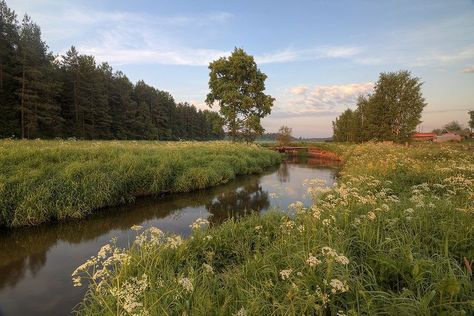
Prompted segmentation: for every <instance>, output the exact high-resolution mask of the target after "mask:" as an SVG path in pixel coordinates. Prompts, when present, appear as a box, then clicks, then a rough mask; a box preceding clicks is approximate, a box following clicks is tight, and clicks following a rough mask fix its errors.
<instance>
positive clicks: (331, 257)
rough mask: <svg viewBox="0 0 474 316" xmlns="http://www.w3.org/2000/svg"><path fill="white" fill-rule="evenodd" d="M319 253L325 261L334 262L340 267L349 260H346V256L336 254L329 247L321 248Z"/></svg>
mask: <svg viewBox="0 0 474 316" xmlns="http://www.w3.org/2000/svg"><path fill="white" fill-rule="evenodd" d="M321 253H322V254H323V256H325V257H326V258H327V260H334V261H336V262H338V263H340V264H342V265H348V264H349V259H347V257H346V256H344V255H342V254H338V253H337V252H336V251H335V250H334V249H332V248H330V247H323V248H322V249H321Z"/></svg>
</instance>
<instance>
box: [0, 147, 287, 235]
mask: <svg viewBox="0 0 474 316" xmlns="http://www.w3.org/2000/svg"><path fill="white" fill-rule="evenodd" d="M279 160H280V156H279V155H278V154H277V153H275V152H272V151H270V150H267V149H263V148H261V147H259V146H255V145H250V146H249V145H243V144H231V143H229V142H199V143H198V142H174V143H166V142H153V141H140V142H134V141H96V142H92V141H43V140H37V141H18V140H2V141H0V226H9V227H10V226H22V225H36V224H39V223H42V222H47V221H52V220H63V219H67V218H82V217H84V216H86V215H87V214H90V213H91V212H92V211H94V210H97V209H99V208H101V207H105V206H110V205H116V204H120V203H126V202H130V201H133V199H134V198H135V197H136V196H140V195H150V194H159V193H167V192H185V191H191V190H196V189H202V188H206V187H210V186H214V185H218V184H221V183H225V182H227V181H229V180H231V179H233V178H235V177H236V176H238V175H244V174H249V173H256V172H260V171H262V170H263V169H264V168H265V167H268V166H270V165H274V164H276V163H277V162H278V161H279Z"/></svg>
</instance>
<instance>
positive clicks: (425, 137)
mask: <svg viewBox="0 0 474 316" xmlns="http://www.w3.org/2000/svg"><path fill="white" fill-rule="evenodd" d="M411 138H412V139H413V140H425V141H430V140H434V139H435V138H436V134H435V133H415V134H413V136H412V137H411Z"/></svg>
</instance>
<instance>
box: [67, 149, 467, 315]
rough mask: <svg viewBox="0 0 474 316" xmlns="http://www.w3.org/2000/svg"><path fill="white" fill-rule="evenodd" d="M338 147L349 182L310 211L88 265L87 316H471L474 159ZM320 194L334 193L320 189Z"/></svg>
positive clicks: (154, 238) (151, 240)
mask: <svg viewBox="0 0 474 316" xmlns="http://www.w3.org/2000/svg"><path fill="white" fill-rule="evenodd" d="M333 146H336V147H337V148H333V149H336V150H338V151H339V152H340V153H341V154H343V155H345V166H344V169H343V172H342V175H341V179H340V181H339V184H338V185H337V186H336V187H335V188H333V189H331V190H330V191H329V192H323V195H322V197H321V196H320V197H319V198H318V199H316V200H315V204H314V205H313V207H311V208H310V209H298V207H296V208H297V211H298V212H297V214H298V215H297V216H296V217H294V218H288V217H286V216H285V215H283V214H276V213H269V214H266V215H264V216H258V215H252V216H249V217H247V218H244V219H241V220H239V221H232V220H230V221H228V222H226V223H224V224H223V225H221V226H219V227H214V228H209V229H202V230H195V231H194V233H193V235H192V237H191V239H188V240H186V241H184V242H183V243H182V244H180V245H179V246H177V248H176V249H173V247H172V245H173V244H176V242H175V243H173V242H172V241H171V240H170V239H167V237H166V236H163V235H162V234H161V233H160V232H159V231H145V232H143V233H141V234H140V235H138V237H137V241H138V242H137V243H136V244H135V245H134V246H133V247H132V248H131V249H128V250H123V251H121V250H118V249H116V250H115V254H114V255H112V254H111V253H112V250H110V249H107V247H109V246H106V248H104V249H102V251H101V253H100V255H99V256H98V257H97V259H95V261H94V262H93V263H95V264H98V265H97V266H96V268H95V269H94V270H93V271H92V270H91V269H90V268H89V269H88V267H87V265H88V264H86V266H83V267H82V268H81V269H79V270H78V271H77V273H76V274H75V277H78V276H82V280H84V279H88V280H89V281H91V286H90V288H89V291H88V293H87V295H86V297H85V298H84V301H83V302H82V304H81V305H79V306H78V308H77V310H76V311H77V312H78V313H80V314H84V315H95V314H101V315H114V314H117V315H118V314H122V313H125V314H126V312H125V311H128V312H130V314H133V313H137V314H140V313H145V314H146V313H149V314H152V315H167V314H172V315H181V314H184V313H185V312H186V313H187V315H233V314H238V313H239V311H240V314H238V315H245V314H246V315H270V314H272V315H302V314H305V315H308V314H309V315H312V314H316V315H330V314H331V315H336V313H338V314H339V315H357V314H370V315H381V314H382V315H383V314H389V315H430V314H432V315H435V314H436V315H438V314H445V315H465V314H472V313H473V312H474V299H473V298H474V283H473V280H472V278H471V276H470V275H469V273H468V272H467V270H466V268H465V266H464V263H463V257H467V258H469V259H471V260H472V259H474V243H473V240H474V205H473V202H472V201H473V200H474V157H473V154H472V152H469V151H466V150H464V149H462V148H461V147H457V149H456V148H454V147H451V146H443V147H437V146H419V147H404V146H389V145H373V144H366V145H360V146H349V147H346V150H344V146H340V145H337V144H335V145H333ZM326 149H328V148H326ZM311 190H312V192H313V193H315V194H316V193H317V192H321V191H324V190H323V189H318V186H317V184H316V183H315V184H314V186H313V188H312V189H311ZM145 237H146V238H147V240H148V241H145ZM178 244H179V243H178ZM110 247H111V248H112V249H113V248H114V247H113V244H112V245H111V246H110ZM323 247H330V248H331V249H333V250H334V251H335V252H331V251H330V250H328V249H327V248H323ZM345 257H347V258H348V260H349V263H348V264H345V263H346V262H345ZM106 258H108V259H106ZM318 260H320V262H319V261H318ZM91 263H92V262H89V264H91ZM310 263H313V266H311V265H310ZM112 266H113V267H115V271H116V272H113V273H111V272H110V271H109V270H108V269H109V268H110V267H112ZM104 267H105V268H104ZM285 270H287V271H285ZM290 270H291V271H290ZM287 274H289V275H288V277H285V276H286V275H287ZM76 281H79V279H76ZM338 281H340V283H339V282H338Z"/></svg>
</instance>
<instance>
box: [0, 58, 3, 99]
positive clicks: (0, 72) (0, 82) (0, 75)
mask: <svg viewBox="0 0 474 316" xmlns="http://www.w3.org/2000/svg"><path fill="white" fill-rule="evenodd" d="M2 91H3V61H2V57H1V56H0V92H2Z"/></svg>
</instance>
